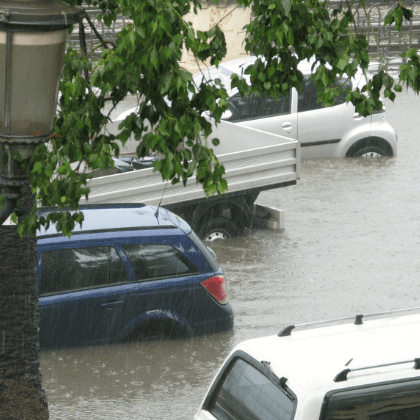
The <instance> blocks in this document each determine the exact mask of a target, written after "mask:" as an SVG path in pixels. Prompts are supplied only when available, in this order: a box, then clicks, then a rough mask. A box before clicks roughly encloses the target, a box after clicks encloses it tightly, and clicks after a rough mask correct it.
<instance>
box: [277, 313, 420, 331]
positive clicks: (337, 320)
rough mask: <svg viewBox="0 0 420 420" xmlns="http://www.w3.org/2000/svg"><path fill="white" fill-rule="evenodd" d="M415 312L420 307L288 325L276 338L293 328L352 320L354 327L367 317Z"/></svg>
mask: <svg viewBox="0 0 420 420" xmlns="http://www.w3.org/2000/svg"><path fill="white" fill-rule="evenodd" d="M416 310H420V307H416V308H407V309H398V310H395V311H388V312H377V313H373V314H366V315H362V314H360V315H356V316H352V317H347V318H338V319H330V320H327V321H317V322H309V323H306V324H297V325H288V326H287V327H285V328H283V329H282V330H281V331H280V332H279V333H278V336H279V337H286V336H289V335H291V334H292V331H293V330H294V329H295V328H304V327H312V326H321V325H324V324H338V323H340V322H342V321H353V320H354V324H355V325H361V324H363V318H367V317H374V316H382V315H396V314H400V313H402V312H411V311H416Z"/></svg>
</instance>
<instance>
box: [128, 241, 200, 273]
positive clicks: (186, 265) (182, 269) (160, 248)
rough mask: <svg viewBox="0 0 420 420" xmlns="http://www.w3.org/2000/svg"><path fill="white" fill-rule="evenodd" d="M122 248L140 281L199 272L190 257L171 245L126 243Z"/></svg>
mask: <svg viewBox="0 0 420 420" xmlns="http://www.w3.org/2000/svg"><path fill="white" fill-rule="evenodd" d="M122 248H123V250H124V252H125V253H126V254H127V257H128V259H129V260H130V263H131V266H132V267H133V270H134V272H135V274H136V276H137V280H139V281H147V280H153V279H162V278H168V277H177V276H188V275H192V274H196V273H197V269H196V268H195V267H193V266H192V265H191V263H190V262H189V261H188V259H187V258H186V257H184V255H182V254H181V253H180V252H179V251H178V250H176V249H175V248H174V247H172V246H170V245H152V244H150V245H124V246H123V247H122Z"/></svg>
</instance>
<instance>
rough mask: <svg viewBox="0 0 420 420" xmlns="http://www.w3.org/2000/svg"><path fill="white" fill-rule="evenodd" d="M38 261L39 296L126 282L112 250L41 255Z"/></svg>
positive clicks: (46, 253)
mask: <svg viewBox="0 0 420 420" xmlns="http://www.w3.org/2000/svg"><path fill="white" fill-rule="evenodd" d="M41 261H42V262H41V295H45V294H51V293H65V292H71V291H75V290H83V289H91V288H95V287H102V286H106V285H108V284H111V283H121V282H124V281H128V277H127V273H126V271H125V268H124V265H123V263H122V261H121V259H120V257H119V255H118V253H117V251H116V250H115V249H114V248H113V247H107V246H100V247H88V248H66V249H57V250H52V251H44V252H43V253H42V256H41Z"/></svg>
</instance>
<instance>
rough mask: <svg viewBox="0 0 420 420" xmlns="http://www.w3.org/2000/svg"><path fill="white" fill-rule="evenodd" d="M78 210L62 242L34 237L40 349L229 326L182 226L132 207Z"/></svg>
mask: <svg viewBox="0 0 420 420" xmlns="http://www.w3.org/2000/svg"><path fill="white" fill-rule="evenodd" d="M82 210H83V214H84V218H85V220H84V221H83V224H82V227H80V226H77V227H76V228H75V229H74V231H73V235H72V237H71V238H70V239H69V238H68V237H65V236H62V234H59V233H57V231H56V229H55V227H54V226H52V227H49V228H48V229H47V230H45V229H43V230H41V231H40V232H38V235H37V244H38V246H37V249H38V259H37V272H38V292H39V308H40V346H41V348H54V347H66V346H75V345H92V344H108V343H112V342H122V341H127V340H133V339H143V338H149V337H162V336H180V335H182V336H186V337H189V336H193V335H199V334H205V333H214V332H218V331H223V330H226V329H229V328H232V327H233V322H234V316H233V312H232V308H231V306H230V304H229V298H228V294H227V286H226V283H225V278H224V273H223V271H222V269H221V268H220V267H219V265H218V264H217V262H216V258H215V255H214V253H212V251H211V250H210V249H209V248H207V247H206V246H205V245H204V244H203V242H202V241H201V240H200V239H199V238H198V237H197V235H196V234H195V233H194V231H192V229H191V228H190V226H189V225H188V224H187V223H186V222H185V221H184V220H182V219H181V218H179V217H177V216H176V215H175V214H173V213H171V212H169V211H167V210H165V209H163V208H159V209H157V208H156V207H152V206H146V205H138V204H129V205H115V206H114V205H113V206H105V205H102V206H84V207H82Z"/></svg>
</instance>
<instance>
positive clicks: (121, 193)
mask: <svg viewBox="0 0 420 420" xmlns="http://www.w3.org/2000/svg"><path fill="white" fill-rule="evenodd" d="M212 136H213V137H217V138H218V139H219V140H220V144H219V145H218V146H217V147H214V150H215V153H216V155H217V156H218V159H219V161H220V163H222V164H223V165H224V167H225V175H224V177H225V179H226V180H227V182H228V190H227V192H226V193H225V194H223V195H222V196H218V195H217V194H215V195H213V196H210V197H206V196H205V193H204V191H203V188H202V185H201V184H199V183H197V181H196V179H195V178H194V177H192V178H191V179H189V180H188V182H187V185H186V186H185V187H184V185H183V184H182V183H178V184H175V185H173V184H172V183H171V182H170V181H169V182H168V181H163V180H162V176H161V175H160V173H159V172H154V169H153V168H148V169H141V170H136V171H132V172H127V173H120V174H115V175H109V176H103V177H98V178H93V179H91V180H89V182H88V186H89V188H90V194H89V199H88V201H87V203H89V204H96V203H101V204H104V203H144V204H151V205H155V206H162V207H165V208H167V209H169V210H171V211H173V212H174V213H176V214H178V215H179V216H181V217H182V218H183V219H185V220H186V221H187V222H188V223H189V224H190V225H191V227H192V228H193V230H195V231H196V232H197V234H198V235H199V236H200V237H201V238H203V239H206V240H213V239H216V238H220V237H225V236H236V235H238V234H241V233H242V231H243V229H244V228H250V227H251V226H252V225H253V222H254V221H255V218H256V217H257V216H258V218H259V220H260V221H261V219H262V220H263V221H264V219H265V221H266V222H267V223H265V224H266V225H267V226H269V227H270V226H271V227H274V228H281V227H283V226H282V223H283V222H282V214H281V212H280V211H278V210H276V209H268V208H264V207H262V206H258V205H255V201H256V199H257V197H258V195H259V193H260V192H261V191H264V190H269V189H274V188H283V187H287V186H290V185H295V184H296V183H297V180H298V179H299V177H300V161H301V159H300V144H299V142H298V141H297V140H292V139H289V138H286V137H282V136H278V135H275V134H271V133H266V132H263V131H260V130H254V129H251V128H248V127H241V126H238V125H235V124H232V123H229V122H221V123H219V124H217V125H216V124H214V127H213V134H212ZM210 140H211V137H210V138H209V139H208V140H207V141H210ZM85 202H86V201H85V200H81V201H80V204H84V203H85ZM276 219H277V220H276Z"/></svg>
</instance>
